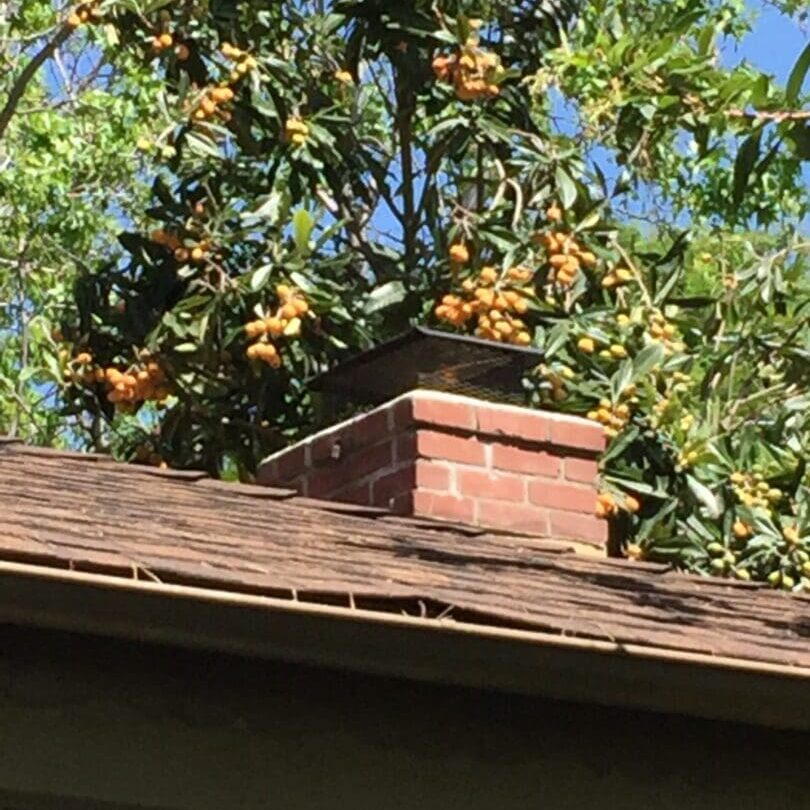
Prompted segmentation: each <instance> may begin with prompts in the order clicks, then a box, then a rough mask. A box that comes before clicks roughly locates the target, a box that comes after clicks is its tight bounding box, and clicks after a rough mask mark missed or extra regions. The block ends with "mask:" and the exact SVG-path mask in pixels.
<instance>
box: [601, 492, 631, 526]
mask: <svg viewBox="0 0 810 810" xmlns="http://www.w3.org/2000/svg"><path fill="white" fill-rule="evenodd" d="M622 509H624V510H625V511H626V512H630V514H631V515H633V514H635V513H636V512H638V510H639V509H641V502H640V501H639V500H638V498H636V497H635V496H634V495H624V496H623V499H622V500H619V499H617V498H616V496H615V495H612V494H611V493H610V492H600V493H599V495H598V497H597V498H596V516H597V517H598V518H603V519H605V520H607V519H608V518H611V517H613V516H614V515H617V514H618V513H619V512H620V511H621V510H622Z"/></svg>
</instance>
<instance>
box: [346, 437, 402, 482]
mask: <svg viewBox="0 0 810 810" xmlns="http://www.w3.org/2000/svg"><path fill="white" fill-rule="evenodd" d="M392 462H393V448H392V445H391V442H390V441H387V442H382V443H381V444H375V445H374V446H373V447H364V448H363V449H361V450H358V451H357V452H356V453H352V454H351V455H350V456H347V457H346V458H345V459H343V460H342V461H341V462H340V463H339V465H338V466H339V467H340V470H341V472H342V473H343V475H344V476H345V479H346V480H347V481H359V480H360V479H361V478H363V477H365V476H366V475H371V473H375V472H382V471H383V470H384V469H386V468H387V467H390V466H391V464H392Z"/></svg>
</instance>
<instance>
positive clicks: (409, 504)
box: [388, 492, 415, 515]
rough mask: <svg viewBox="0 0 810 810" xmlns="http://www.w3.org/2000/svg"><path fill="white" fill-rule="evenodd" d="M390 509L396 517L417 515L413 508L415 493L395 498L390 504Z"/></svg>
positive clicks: (407, 493) (403, 494)
mask: <svg viewBox="0 0 810 810" xmlns="http://www.w3.org/2000/svg"><path fill="white" fill-rule="evenodd" d="M388 508H389V509H390V510H391V511H392V512H393V513H394V514H395V515H413V514H415V512H414V508H413V492H404V493H402V495H397V496H396V497H395V498H392V499H391V501H390V503H389V504H388Z"/></svg>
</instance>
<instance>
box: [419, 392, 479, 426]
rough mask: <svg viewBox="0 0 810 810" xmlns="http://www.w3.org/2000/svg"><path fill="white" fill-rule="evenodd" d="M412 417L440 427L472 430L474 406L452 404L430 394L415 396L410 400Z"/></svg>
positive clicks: (474, 423)
mask: <svg viewBox="0 0 810 810" xmlns="http://www.w3.org/2000/svg"><path fill="white" fill-rule="evenodd" d="M411 404H412V417H413V419H414V421H416V422H424V423H427V424H431V425H439V426H440V427H447V428H457V429H461V430H474V429H475V425H476V416H475V406H474V405H472V404H468V403H466V402H453V401H451V400H447V399H443V398H440V397H438V396H431V395H430V394H421V393H420V394H416V395H415V396H414V397H413V399H412V400H411Z"/></svg>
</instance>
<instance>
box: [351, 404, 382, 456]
mask: <svg viewBox="0 0 810 810" xmlns="http://www.w3.org/2000/svg"><path fill="white" fill-rule="evenodd" d="M347 427H348V429H349V441H350V442H351V446H352V447H353V448H354V447H368V446H369V445H372V444H377V443H378V442H381V441H382V440H383V439H385V438H386V437H387V436H388V435H389V433H390V432H391V431H390V429H389V427H388V410H387V408H381V409H379V410H376V411H371V412H370V413H366V414H363V415H362V416H360V417H358V419H356V420H355V421H353V422H352V424H351V425H350V426H347Z"/></svg>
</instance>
